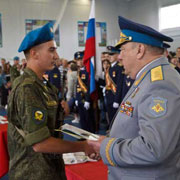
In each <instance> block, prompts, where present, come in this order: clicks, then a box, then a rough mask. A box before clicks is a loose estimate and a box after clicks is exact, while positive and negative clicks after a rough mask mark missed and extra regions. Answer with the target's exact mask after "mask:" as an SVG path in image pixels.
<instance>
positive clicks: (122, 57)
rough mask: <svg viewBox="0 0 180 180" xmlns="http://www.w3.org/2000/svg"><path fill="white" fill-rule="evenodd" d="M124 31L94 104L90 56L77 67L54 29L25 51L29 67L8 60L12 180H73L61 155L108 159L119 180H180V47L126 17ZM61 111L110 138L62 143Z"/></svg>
mask: <svg viewBox="0 0 180 180" xmlns="http://www.w3.org/2000/svg"><path fill="white" fill-rule="evenodd" d="M119 25H120V29H121V34H120V40H119V42H118V44H117V45H116V46H114V47H113V46H108V47H107V51H105V52H102V54H101V61H102V72H103V73H102V76H101V77H99V79H96V80H97V81H96V89H97V91H96V94H95V95H96V96H95V97H96V98H95V99H93V98H92V97H91V95H90V93H89V87H90V84H89V74H88V72H87V70H86V68H85V66H84V64H83V56H84V51H78V52H76V53H75V54H74V59H73V60H71V61H68V60H66V59H61V58H59V55H58V53H57V51H56V48H57V47H56V45H55V42H54V34H53V32H52V24H51V23H48V24H46V25H44V26H43V27H41V28H38V29H36V30H33V31H31V32H30V33H28V34H27V35H26V37H25V38H24V40H23V41H22V43H21V45H20V47H19V50H18V51H19V52H24V55H25V57H26V60H23V64H22V65H20V64H19V58H18V57H17V56H16V57H14V65H13V66H12V67H11V66H10V65H7V64H9V63H6V62H5V59H2V60H1V63H2V68H1V77H2V84H1V93H2V92H3V90H2V89H3V88H2V87H5V89H8V93H7V94H9V98H8V121H9V125H8V150H9V155H10V170H9V177H10V179H13V180H16V179H28V177H31V179H41V178H43V179H44V180H45V179H47V180H50V179H66V177H65V171H64V163H63V160H62V153H67V152H77V151H84V152H85V153H86V154H87V155H88V156H90V157H91V158H94V159H99V158H100V157H101V158H102V160H103V162H104V163H105V164H106V165H107V166H108V170H109V171H108V178H109V179H112V180H115V179H121V178H123V179H124V180H127V179H128V180H135V179H137V180H139V179H142V180H146V179H158V180H162V179H163V180H166V179H167V180H170V179H171V180H177V179H178V177H180V174H179V172H180V171H179V167H180V166H179V165H178V164H179V157H180V156H179V155H180V154H179V152H180V151H179V150H180V146H179V142H180V141H179V137H180V132H179V127H180V123H179V115H177V112H178V109H179V108H180V102H179V101H180V100H179V97H180V84H179V82H180V76H179V74H178V73H177V72H176V70H177V71H178V72H179V68H180V48H177V51H176V53H172V52H170V53H167V52H168V51H167V46H169V45H167V44H166V43H164V42H172V41H173V39H172V38H170V37H168V36H165V35H163V34H161V33H159V32H157V31H155V30H154V29H152V28H150V27H147V26H144V25H141V24H138V23H135V22H132V21H130V20H128V19H125V18H123V17H119ZM44 34H46V36H44ZM30 37H33V38H30ZM168 59H169V62H170V63H169V62H168ZM170 64H171V65H170ZM8 67H9V68H8ZM25 67H26V68H25ZM172 67H173V68H172ZM174 69H176V70H174ZM5 70H6V71H5ZM8 83H9V84H8ZM11 88H12V90H11ZM2 96H3V94H1V99H3V98H2ZM97 97H98V98H97ZM6 104H7V99H6ZM59 106H60V107H61V109H63V114H65V115H66V114H68V113H69V111H71V112H73V114H74V118H75V119H74V121H73V122H78V118H79V123H80V125H81V128H82V129H84V130H87V131H90V132H93V133H97V132H98V128H99V124H100V123H102V122H103V123H105V124H106V125H107V126H106V128H107V129H106V130H108V131H107V133H108V134H107V135H106V136H100V138H99V139H98V140H97V141H91V140H88V141H79V142H70V141H65V140H62V139H61V137H62V136H61V133H59V134H57V133H55V132H54V129H55V128H59V126H60V125H61V123H63V118H62V117H60V118H59V115H58V117H57V112H58V110H59V109H58V107H59ZM57 119H60V121H61V122H57ZM57 125H58V127H57ZM45 172H46V173H45Z"/></svg>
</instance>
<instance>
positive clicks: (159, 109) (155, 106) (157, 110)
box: [149, 97, 167, 117]
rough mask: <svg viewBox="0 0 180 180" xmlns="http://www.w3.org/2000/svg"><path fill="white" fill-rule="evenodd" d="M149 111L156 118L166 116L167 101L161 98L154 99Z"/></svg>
mask: <svg viewBox="0 0 180 180" xmlns="http://www.w3.org/2000/svg"><path fill="white" fill-rule="evenodd" d="M149 109H150V113H151V114H152V115H153V116H154V117H161V116H163V115H165V114H166V112H167V99H164V98H161V97H155V98H152V100H151V104H150V107H149Z"/></svg>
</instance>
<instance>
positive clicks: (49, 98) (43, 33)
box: [8, 23, 92, 180]
mask: <svg viewBox="0 0 180 180" xmlns="http://www.w3.org/2000/svg"><path fill="white" fill-rule="evenodd" d="M53 37H54V33H53V30H52V24H50V23H48V24H46V25H45V26H43V27H41V28H38V29H35V30H33V31H31V32H29V33H28V34H27V35H26V36H25V38H24V40H23V41H22V43H21V45H20V47H19V50H18V51H19V52H21V51H23V52H24V54H25V56H26V59H27V68H26V69H25V71H24V74H23V75H21V76H20V77H18V78H17V79H16V80H15V81H14V88H13V89H12V92H11V94H10V97H9V101H8V120H9V125H8V150H9V155H10V169H9V178H10V180H11V179H12V180H20V179H21V180H25V179H32V180H42V179H43V180H60V179H66V176H65V172H64V163H63V160H62V157H61V155H57V154H62V153H65V152H75V151H85V152H86V153H91V152H92V151H91V148H90V147H88V146H87V142H86V141H84V142H68V141H63V140H61V139H59V138H54V137H53V136H54V128H55V123H56V122H55V121H56V119H57V118H58V117H56V114H57V107H58V103H57V102H58V92H57V89H56V88H55V87H54V86H53V85H51V84H50V83H49V82H46V83H44V80H43V74H44V73H45V72H46V71H49V70H52V69H53V67H54V64H55V61H56V59H57V58H58V54H57V51H56V48H57V47H56V44H55V41H54V40H53ZM62 106H63V107H65V109H67V107H66V104H65V103H63V104H62ZM52 153H56V155H55V154H54V155H53V154H52Z"/></svg>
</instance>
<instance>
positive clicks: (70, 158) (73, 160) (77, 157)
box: [63, 152, 96, 164]
mask: <svg viewBox="0 0 180 180" xmlns="http://www.w3.org/2000/svg"><path fill="white" fill-rule="evenodd" d="M63 159H64V163H65V164H78V163H84V162H87V161H90V162H96V160H93V159H90V158H89V157H88V156H86V155H85V153H84V152H76V153H65V154H63Z"/></svg>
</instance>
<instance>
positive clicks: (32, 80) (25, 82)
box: [22, 78, 35, 86]
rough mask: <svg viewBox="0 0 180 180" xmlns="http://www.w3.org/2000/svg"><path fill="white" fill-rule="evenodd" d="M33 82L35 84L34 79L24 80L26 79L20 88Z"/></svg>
mask: <svg viewBox="0 0 180 180" xmlns="http://www.w3.org/2000/svg"><path fill="white" fill-rule="evenodd" d="M34 82H35V79H32V78H26V79H25V80H24V81H23V82H22V86H25V85H29V84H34Z"/></svg>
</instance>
